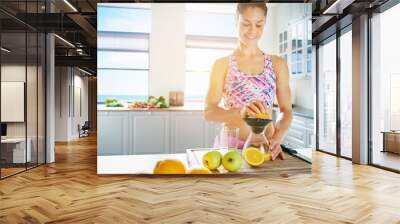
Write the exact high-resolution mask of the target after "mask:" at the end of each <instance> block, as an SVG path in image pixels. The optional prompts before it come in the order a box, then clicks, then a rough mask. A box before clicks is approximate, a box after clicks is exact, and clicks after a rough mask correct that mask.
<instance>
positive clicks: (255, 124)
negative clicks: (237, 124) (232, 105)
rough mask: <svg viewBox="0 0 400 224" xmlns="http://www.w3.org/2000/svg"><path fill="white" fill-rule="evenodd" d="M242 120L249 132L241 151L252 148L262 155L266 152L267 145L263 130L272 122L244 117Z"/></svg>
mask: <svg viewBox="0 0 400 224" xmlns="http://www.w3.org/2000/svg"><path fill="white" fill-rule="evenodd" d="M243 119H244V121H245V122H246V124H247V125H248V126H249V128H250V130H251V132H250V134H249V136H248V137H247V139H246V141H245V143H244V145H243V149H247V148H249V147H254V148H257V149H259V150H260V151H261V152H262V153H265V152H267V151H268V148H267V147H268V145H269V143H268V140H267V138H266V137H265V135H264V130H265V128H266V127H267V125H268V124H269V123H270V122H271V121H272V120H271V119H263V118H252V117H246V118H243Z"/></svg>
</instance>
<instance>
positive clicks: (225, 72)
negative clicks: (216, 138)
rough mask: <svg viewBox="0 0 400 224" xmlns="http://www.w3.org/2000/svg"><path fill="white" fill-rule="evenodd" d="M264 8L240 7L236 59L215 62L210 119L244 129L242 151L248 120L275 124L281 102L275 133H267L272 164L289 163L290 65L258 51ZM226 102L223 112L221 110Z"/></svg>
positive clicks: (208, 107) (207, 114) (271, 129)
mask: <svg viewBox="0 0 400 224" xmlns="http://www.w3.org/2000/svg"><path fill="white" fill-rule="evenodd" d="M267 11H268V9H267V6H266V5H265V3H239V4H238V6H237V12H236V15H237V26H238V31H239V34H238V37H239V42H238V46H237V48H236V49H235V50H234V51H233V53H232V54H231V55H229V56H227V57H223V58H220V59H218V60H216V61H215V63H214V65H213V68H212V71H211V76H210V84H209V88H208V93H207V97H206V106H205V117H206V119H207V120H209V121H213V122H221V123H224V126H226V127H228V128H235V127H236V128H239V141H240V143H239V148H241V147H243V144H244V141H245V140H246V138H247V136H248V135H249V134H250V133H249V129H248V127H247V126H246V123H245V122H244V120H243V119H242V117H243V116H245V115H249V116H252V115H253V116H254V115H255V114H256V113H266V114H267V115H268V118H269V119H272V107H273V102H274V99H275V95H276V98H277V100H278V105H279V109H280V111H281V116H279V118H278V120H277V122H276V124H275V127H274V126H273V125H272V124H270V125H268V126H267V128H266V129H265V132H264V134H265V136H266V137H267V139H268V140H269V150H270V152H271V156H272V159H273V160H275V158H277V157H278V156H279V157H280V158H281V159H284V154H283V153H282V149H281V147H280V144H281V142H282V140H283V138H284V136H285V134H286V132H287V130H288V128H289V126H290V123H291V121H292V107H291V105H292V103H291V94H290V86H289V74H288V67H287V63H286V62H285V61H284V60H283V59H282V58H280V57H277V56H274V55H268V54H265V53H264V52H263V51H262V50H260V48H259V47H258V41H259V40H260V38H261V36H262V33H263V30H264V25H265V21H266V16H267ZM221 99H222V100H223V104H224V108H221V107H219V106H218V105H219V103H220V101H221Z"/></svg>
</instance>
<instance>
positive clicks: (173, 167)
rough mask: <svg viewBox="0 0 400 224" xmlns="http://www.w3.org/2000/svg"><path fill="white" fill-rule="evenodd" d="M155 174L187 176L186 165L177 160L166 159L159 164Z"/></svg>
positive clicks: (155, 168) (154, 171)
mask: <svg viewBox="0 0 400 224" xmlns="http://www.w3.org/2000/svg"><path fill="white" fill-rule="evenodd" d="M153 173H154V174H185V173H186V167H185V165H184V164H183V163H182V162H181V161H179V160H176V159H165V160H160V161H158V162H157V164H156V166H155V167H154V170H153Z"/></svg>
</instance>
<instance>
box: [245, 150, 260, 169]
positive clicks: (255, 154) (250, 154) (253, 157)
mask: <svg viewBox="0 0 400 224" xmlns="http://www.w3.org/2000/svg"><path fill="white" fill-rule="evenodd" d="M243 156H244V160H245V161H246V162H247V163H248V164H249V165H250V166H260V165H261V164H263V163H264V157H265V155H264V154H263V153H262V152H261V151H260V150H259V149H258V148H254V147H249V148H246V149H245V150H244V152H243Z"/></svg>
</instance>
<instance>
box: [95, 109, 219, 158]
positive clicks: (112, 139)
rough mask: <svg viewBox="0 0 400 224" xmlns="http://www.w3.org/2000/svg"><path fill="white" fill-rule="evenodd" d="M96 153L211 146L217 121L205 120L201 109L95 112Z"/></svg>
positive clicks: (158, 151) (174, 150) (157, 151)
mask: <svg viewBox="0 0 400 224" xmlns="http://www.w3.org/2000/svg"><path fill="white" fill-rule="evenodd" d="M98 123H99V128H98V154H99V155H135V154H165V153H182V152H186V149H188V148H204V147H207V148H208V147H213V145H214V140H215V136H217V135H219V133H220V130H221V124H220V123H212V122H207V121H206V120H205V118H204V113H203V111H193V112H190V111H157V112H154V111H128V112H119V111H110V112H103V111H99V112H98Z"/></svg>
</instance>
